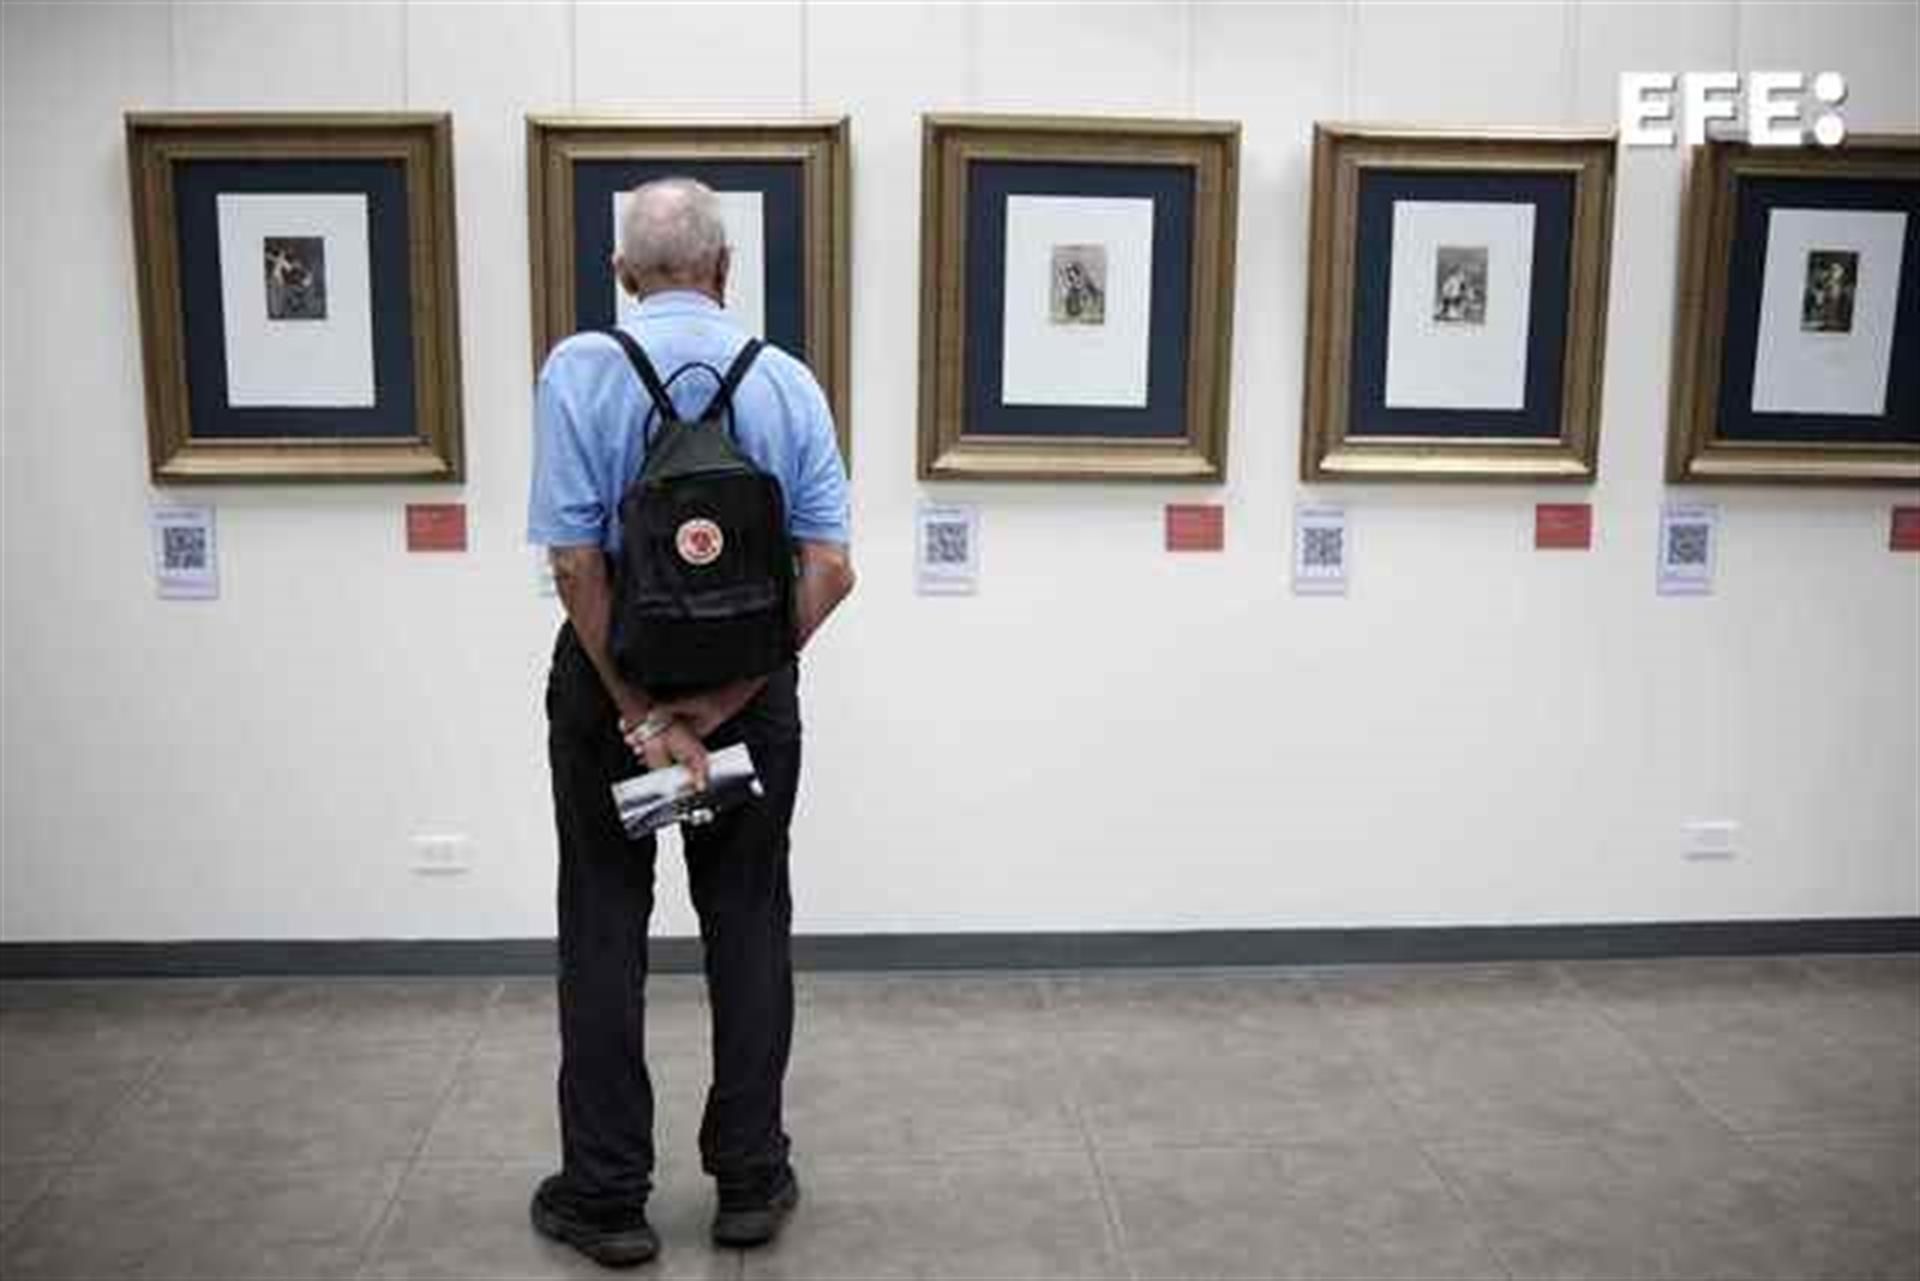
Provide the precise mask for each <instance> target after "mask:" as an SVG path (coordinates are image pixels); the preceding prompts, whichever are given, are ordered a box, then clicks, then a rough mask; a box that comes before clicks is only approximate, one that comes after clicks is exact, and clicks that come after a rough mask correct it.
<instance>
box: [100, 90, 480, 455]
mask: <svg viewBox="0 0 1920 1281" xmlns="http://www.w3.org/2000/svg"><path fill="white" fill-rule="evenodd" d="M126 135H127V162H128V168H129V177H130V180H131V186H132V213H133V236H134V246H135V270H136V279H137V286H138V290H137V292H138V295H139V308H140V333H141V349H142V358H143V365H144V369H145V377H146V400H147V443H148V464H149V470H150V473H151V475H152V478H153V480H154V481H155V482H156V483H161V484H185V483H194V484H198V483H202V482H209V483H215V482H257V481H453V482H457V481H459V480H461V479H462V469H463V454H462V445H461V412H460V323H459V277H458V271H457V267H456V263H457V249H456V243H455V220H454V198H453V126H452V120H451V117H449V116H448V115H446V114H444V113H421V112H398V113H378V114H370V113H303V114H267V113H239V114H234V113H210V112H133V113H129V114H128V115H127V117H126ZM331 161H357V162H375V163H379V162H394V163H397V164H398V165H399V166H400V168H401V177H400V180H399V181H400V184H401V189H402V190H404V192H405V221H404V231H403V232H402V233H396V234H400V235H403V236H404V240H405V244H406V254H407V259H406V261H407V264H408V267H407V275H408V279H407V280H406V282H405V287H406V289H407V295H406V300H405V305H404V307H403V308H401V311H402V314H403V315H404V316H405V320H406V323H407V325H408V326H409V327H410V330H411V332H410V333H407V334H404V335H399V336H398V337H397V338H396V339H395V341H397V342H399V343H401V344H402V345H403V348H402V349H403V350H404V351H405V352H407V353H408V354H409V355H410V362H411V364H410V367H411V371H412V383H413V395H412V397H411V405H410V407H409V408H410V417H411V420H412V430H411V432H409V433H407V434H404V435H403V434H399V433H384V432H383V433H379V434H365V433H360V434H349V433H342V432H338V431H333V430H331V429H321V430H309V431H305V432H301V431H292V430H289V431H286V432H284V433H277V432H272V431H269V430H264V429H262V430H248V431H245V432H241V433H232V432H229V433H223V434H210V433H207V432H205V431H201V432H196V430H195V419H194V398H193V395H192V394H191V382H192V379H191V378H190V374H189V367H188V361H189V351H190V346H191V345H192V344H196V343H212V342H217V341H224V340H223V339H222V337H221V336H220V335H216V334H211V333H205V332H201V331H199V330H196V329H194V328H193V326H195V325H206V324H208V323H209V316H208V315H207V314H206V313H205V312H204V311H193V310H192V309H190V308H189V307H188V306H187V293H186V291H185V288H184V284H185V281H184V279H183V270H182V261H181V254H182V233H181V223H180V218H181V216H182V210H181V208H180V204H179V200H178V196H179V190H178V181H179V179H180V176H181V174H182V172H183V170H182V166H186V165H192V164H194V163H196V162H240V163H242V164H245V165H248V166H259V165H262V164H270V163H274V162H282V163H285V164H287V165H289V166H294V167H297V166H300V165H303V164H312V163H315V162H320V163H325V162H331ZM370 252H371V251H370ZM369 323H372V322H369ZM220 368H221V369H224V368H225V366H224V364H222V365H221V366H220ZM204 387H205V385H204V384H203V393H202V394H203V399H202V401H201V404H202V406H203V420H204V419H205V418H206V417H207V414H208V412H209V411H207V410H206V409H205V406H207V405H208V403H209V402H208V401H207V400H206V399H204V397H205V395H206V394H207V393H206V392H205V390H204ZM232 408H233V406H232V405H231V404H223V405H222V407H221V409H222V411H223V412H227V411H231V410H232ZM250 412H252V413H254V414H256V415H259V417H256V418H255V419H254V420H253V424H252V425H253V426H256V427H261V428H271V427H272V426H273V425H274V424H276V423H282V422H292V421H294V420H295V419H296V418H297V415H296V414H295V413H294V412H293V411H291V410H281V411H275V410H273V409H271V408H261V409H253V410H251V411H250ZM203 425H204V422H203Z"/></svg>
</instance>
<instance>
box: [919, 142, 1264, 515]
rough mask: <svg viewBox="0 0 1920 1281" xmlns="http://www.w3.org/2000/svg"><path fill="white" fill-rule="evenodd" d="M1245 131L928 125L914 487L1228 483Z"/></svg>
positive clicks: (924, 161)
mask: <svg viewBox="0 0 1920 1281" xmlns="http://www.w3.org/2000/svg"><path fill="white" fill-rule="evenodd" d="M1239 151H1240V126H1239V125H1237V124H1225V123H1211V122H1206V121H1152V120H1125V119H1082V118H1053V117H1023V116H967V115H933V116H927V117H925V118H924V122H923V143H922V176H921V225H920V254H921V259H920V451H919V456H920V475H921V477H922V478H924V479H929V480H938V479H949V478H961V477H971V478H980V479H1051V480H1079V479H1101V478H1104V479H1130V480H1184V481H1210V480H1223V479H1225V477H1226V466H1227V456H1226V451H1227V382H1228V379H1227V372H1228V362H1229V358H1230V349H1231V347H1232V330H1233V253H1234V227H1235V213H1234V211H1235V201H1236V192H1237V188H1238V185H1239Z"/></svg>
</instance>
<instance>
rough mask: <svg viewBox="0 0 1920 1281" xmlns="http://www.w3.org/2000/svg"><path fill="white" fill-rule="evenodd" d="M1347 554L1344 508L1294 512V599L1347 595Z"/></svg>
mask: <svg viewBox="0 0 1920 1281" xmlns="http://www.w3.org/2000/svg"><path fill="white" fill-rule="evenodd" d="M1347 550H1348V548H1347V512H1346V509H1345V508H1344V507H1296V508H1294V510H1293V591H1294V595H1296V596H1344V595H1346V594H1347Z"/></svg>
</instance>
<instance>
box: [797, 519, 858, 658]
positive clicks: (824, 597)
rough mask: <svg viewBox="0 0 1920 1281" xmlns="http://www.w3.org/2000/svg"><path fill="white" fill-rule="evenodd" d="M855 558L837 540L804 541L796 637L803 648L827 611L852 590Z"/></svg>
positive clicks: (801, 553) (818, 627) (825, 617)
mask: <svg viewBox="0 0 1920 1281" xmlns="http://www.w3.org/2000/svg"><path fill="white" fill-rule="evenodd" d="M853 584H854V575H853V560H852V557H851V556H850V555H849V554H848V552H847V549H846V548H845V547H842V546H840V545H839V544H836V543H813V542H809V543H802V544H801V546H800V581H799V583H798V584H797V585H796V587H795V592H794V596H795V600H794V611H793V612H794V637H795V642H796V644H797V645H798V646H799V648H801V649H805V648H806V646H807V642H808V641H809V640H812V639H813V634H814V633H815V632H817V631H819V630H820V625H821V624H822V623H824V622H826V621H827V617H828V615H830V614H832V613H833V611H834V610H836V609H838V608H839V607H840V602H841V601H843V600H845V599H846V598H847V597H848V596H849V595H851V594H852V592H853Z"/></svg>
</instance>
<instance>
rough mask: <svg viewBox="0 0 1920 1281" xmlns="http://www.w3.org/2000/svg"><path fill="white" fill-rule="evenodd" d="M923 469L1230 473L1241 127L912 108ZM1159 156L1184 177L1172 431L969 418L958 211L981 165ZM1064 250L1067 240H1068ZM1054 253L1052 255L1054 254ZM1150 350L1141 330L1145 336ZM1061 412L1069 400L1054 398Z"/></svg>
mask: <svg viewBox="0 0 1920 1281" xmlns="http://www.w3.org/2000/svg"><path fill="white" fill-rule="evenodd" d="M921 156H922V162H921V221H920V435H919V451H918V453H919V474H920V476H921V478H922V479H925V480H946V479H984V480H1146V481H1195V482H1216V481H1221V480H1224V479H1225V478H1226V467H1227V422H1228V393H1229V382H1230V379H1229V371H1230V365H1231V356H1232V346H1233V289H1234V243H1235V242H1234V237H1235V232H1236V228H1237V220H1236V219H1237V207H1238V192H1239V170H1240V126H1239V125H1238V124H1237V123H1231V122H1221V121H1200V120H1140V119H1127V118H1104V117H1074V116H1002V115H952V114H933V115H927V116H924V117H922V145H921ZM997 161H1012V162H1041V163H1046V164H1050V165H1056V166H1079V165H1085V166H1159V167H1174V168H1177V169H1178V170H1180V171H1182V172H1184V173H1189V174H1191V182H1192V193H1193V194H1192V213H1191V234H1190V236H1189V237H1188V238H1187V241H1188V243H1187V246H1186V248H1187V251H1188V253H1189V255H1190V257H1189V259H1188V262H1189V263H1190V277H1191V279H1190V282H1189V287H1188V288H1187V290H1186V297H1185V306H1186V309H1187V310H1186V316H1187V339H1186V343H1185V366H1184V367H1185V370H1186V386H1185V389H1184V397H1183V398H1182V399H1181V401H1180V402H1179V408H1180V411H1181V419H1182V428H1183V429H1182V431H1181V433H1180V434H1179V435H1164V434H1163V435H1134V436H1128V435H1114V434H1106V435H1093V434H1079V433H1071V434H1038V433H1035V434H1018V435H1016V434H1010V433H1004V432H1003V433H1001V434H991V433H988V432H984V431H979V430H974V429H972V428H971V426H970V424H969V423H968V421H967V395H966V372H965V371H966V368H967V355H968V344H969V339H970V335H969V334H968V332H967V318H968V284H967V282H968V278H969V270H968V252H969V248H968V242H967V237H968V232H967V224H968V216H969V208H970V205H969V183H970V175H971V170H972V167H973V166H974V165H975V164H976V163H979V162H997ZM1069 248H1073V247H1069ZM1056 252H1058V251H1056ZM1149 345H1150V346H1151V339H1149ZM1059 412H1060V413H1063V414H1071V413H1072V412H1073V407H1062V408H1061V409H1060V410H1059Z"/></svg>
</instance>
